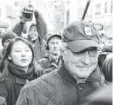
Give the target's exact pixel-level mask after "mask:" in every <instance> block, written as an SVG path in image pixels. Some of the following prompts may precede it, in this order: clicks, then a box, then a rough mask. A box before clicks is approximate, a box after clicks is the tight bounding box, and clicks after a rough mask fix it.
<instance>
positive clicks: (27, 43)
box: [3, 37, 34, 63]
mask: <svg viewBox="0 0 113 105" xmlns="http://www.w3.org/2000/svg"><path fill="white" fill-rule="evenodd" d="M17 41H22V42H24V43H25V44H26V45H28V46H29V48H30V49H31V51H32V55H33V57H32V62H31V63H33V60H34V51H33V48H32V45H31V43H30V42H29V41H28V40H27V39H25V38H22V37H19V38H16V39H15V40H14V41H12V42H10V43H9V45H8V46H7V49H6V51H5V54H4V57H3V61H5V60H8V61H9V59H8V56H9V55H10V53H11V50H12V46H13V45H14V43H15V42H17Z"/></svg>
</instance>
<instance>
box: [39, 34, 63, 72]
mask: <svg viewBox="0 0 113 105" xmlns="http://www.w3.org/2000/svg"><path fill="white" fill-rule="evenodd" d="M61 39H62V36H61V35H60V34H48V35H47V36H46V38H45V41H46V44H45V45H46V52H47V53H46V55H45V57H43V58H41V59H39V61H38V64H39V71H40V72H41V74H47V73H49V72H51V71H53V70H55V69H58V68H59V67H60V65H61V51H60V50H61V45H62V44H61Z"/></svg>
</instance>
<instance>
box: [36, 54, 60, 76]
mask: <svg viewBox="0 0 113 105" xmlns="http://www.w3.org/2000/svg"><path fill="white" fill-rule="evenodd" d="M61 62H62V61H61V57H59V58H58V60H57V62H56V61H55V60H53V59H50V57H49V56H46V57H43V58H41V59H40V60H39V61H38V64H39V65H40V68H39V69H40V70H39V71H41V72H42V74H47V73H49V72H51V71H53V70H55V69H59V68H60V66H61Z"/></svg>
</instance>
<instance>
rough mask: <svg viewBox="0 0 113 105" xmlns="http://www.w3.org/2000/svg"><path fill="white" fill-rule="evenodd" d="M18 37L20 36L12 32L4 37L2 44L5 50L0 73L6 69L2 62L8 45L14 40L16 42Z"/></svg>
mask: <svg viewBox="0 0 113 105" xmlns="http://www.w3.org/2000/svg"><path fill="white" fill-rule="evenodd" d="M17 37H18V36H17V35H16V34H15V33H14V32H12V31H8V32H6V33H5V34H4V35H3V37H2V41H1V42H2V46H3V50H2V51H1V54H0V72H2V71H3V69H4V65H5V64H4V63H3V62H2V59H3V56H4V54H5V51H6V48H7V46H8V44H9V43H10V42H12V41H13V40H15V39H16V38H17Z"/></svg>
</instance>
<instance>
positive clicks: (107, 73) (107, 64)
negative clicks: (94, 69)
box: [102, 54, 113, 82]
mask: <svg viewBox="0 0 113 105" xmlns="http://www.w3.org/2000/svg"><path fill="white" fill-rule="evenodd" d="M112 60H113V57H112V54H108V55H107V56H106V59H105V60H104V62H103V66H102V72H103V75H104V77H105V80H106V82H112Z"/></svg>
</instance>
